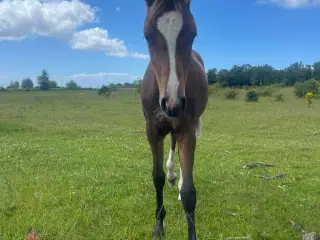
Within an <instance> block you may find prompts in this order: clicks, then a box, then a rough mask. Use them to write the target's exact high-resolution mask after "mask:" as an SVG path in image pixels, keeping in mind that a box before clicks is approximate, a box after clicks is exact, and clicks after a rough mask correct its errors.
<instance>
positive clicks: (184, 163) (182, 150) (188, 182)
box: [177, 124, 197, 240]
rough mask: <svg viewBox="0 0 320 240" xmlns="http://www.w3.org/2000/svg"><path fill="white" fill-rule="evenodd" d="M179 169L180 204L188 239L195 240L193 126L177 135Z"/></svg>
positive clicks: (194, 138) (195, 200)
mask: <svg viewBox="0 0 320 240" xmlns="http://www.w3.org/2000/svg"><path fill="white" fill-rule="evenodd" d="M177 143H178V148H179V155H180V168H181V178H180V181H181V189H180V190H179V191H180V196H181V203H182V206H183V209H184V212H185V215H186V220H187V226H188V239H189V240H196V239H197V237H196V227H195V208H196V203H197V197H196V189H195V187H194V184H193V174H192V172H193V164H194V154H195V148H196V134H195V126H193V125H191V124H190V125H189V126H188V128H187V129H185V130H184V132H182V133H180V134H178V135H177Z"/></svg>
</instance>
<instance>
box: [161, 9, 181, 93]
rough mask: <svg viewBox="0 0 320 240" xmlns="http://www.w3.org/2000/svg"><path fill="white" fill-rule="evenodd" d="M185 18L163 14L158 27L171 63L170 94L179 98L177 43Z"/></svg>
mask: <svg viewBox="0 0 320 240" xmlns="http://www.w3.org/2000/svg"><path fill="white" fill-rule="evenodd" d="M182 25H183V18H182V15H181V13H180V12H178V11H171V12H167V13H165V14H163V15H162V16H161V17H159V18H158V23H157V27H158V30H159V32H161V34H162V35H163V37H164V38H165V40H166V43H167V48H168V54H169V62H170V74H169V81H168V91H169V94H174V97H177V96H178V86H179V81H178V75H177V69H176V43H177V38H178V35H179V33H180V31H181V29H182Z"/></svg>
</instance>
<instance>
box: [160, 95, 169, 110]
mask: <svg viewBox="0 0 320 240" xmlns="http://www.w3.org/2000/svg"><path fill="white" fill-rule="evenodd" d="M167 103H168V98H167V97H163V98H162V99H161V109H162V110H166V109H167Z"/></svg>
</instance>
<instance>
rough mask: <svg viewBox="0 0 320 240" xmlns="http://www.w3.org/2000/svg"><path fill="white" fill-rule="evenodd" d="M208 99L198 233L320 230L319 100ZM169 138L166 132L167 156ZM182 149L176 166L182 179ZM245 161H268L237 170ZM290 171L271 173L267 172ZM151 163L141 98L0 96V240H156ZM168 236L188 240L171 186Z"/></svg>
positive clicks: (263, 235) (291, 234)
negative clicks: (31, 239) (36, 237)
mask: <svg viewBox="0 0 320 240" xmlns="http://www.w3.org/2000/svg"><path fill="white" fill-rule="evenodd" d="M240 91H242V92H241V94H240V96H239V99H237V100H224V99H223V94H218V95H214V96H212V97H210V99H209V102H208V106H207V109H206V111H205V113H204V115H203V117H202V121H203V135H202V136H201V137H200V138H199V139H198V142H197V150H196V160H195V167H194V181H195V186H196V189H197V199H198V203H197V208H196V227H197V235H198V237H199V239H205V240H209V239H210V240H211V239H226V238H227V237H241V236H248V235H250V236H251V237H252V239H275V240H282V239H288V240H289V239H290V240H295V239H300V234H299V232H298V231H297V230H296V229H294V228H293V227H292V226H291V224H290V222H289V221H290V220H293V221H295V222H297V223H301V224H303V226H304V228H305V230H306V231H316V232H320V175H319V172H320V164H319V162H320V134H319V132H320V120H319V117H320V101H319V100H318V101H316V100H315V101H314V105H313V107H312V108H308V107H307V102H306V99H297V98H295V97H294V95H293V93H292V91H293V89H291V88H283V89H280V90H279V91H281V92H282V93H283V94H284V99H285V100H284V102H274V101H273V100H272V97H261V98H260V100H259V102H256V103H253V102H245V101H244V100H243V97H244V93H243V91H244V90H240ZM169 139H170V138H169V137H168V138H167V139H166V146H165V159H164V161H166V159H167V156H168V148H169ZM178 161H179V160H178V155H177V154H176V173H177V174H178V175H179V164H178ZM252 162H264V163H269V164H274V166H273V167H256V168H249V169H248V168H243V165H245V164H248V163H252ZM281 172H282V173H284V174H285V175H284V176H283V177H280V178H275V179H269V180H267V179H264V178H263V176H269V177H271V176H274V175H277V174H279V173H281ZM151 174H152V159H151V152H150V150H149V145H148V143H147V139H146V136H145V122H144V118H143V114H142V110H141V105H140V98H139V95H137V96H135V94H134V92H133V91H132V90H121V91H118V92H115V93H113V94H112V96H111V97H110V99H106V98H103V97H100V96H98V95H97V93H96V92H95V91H48V92H42V91H30V92H28V91H21V92H3V93H2V92H1V93H0V189H1V198H0V239H1V240H16V239H17V240H18V239H19V240H20V239H25V238H26V234H27V232H28V231H29V229H30V228H31V227H34V228H35V229H37V231H38V232H39V234H40V235H41V236H42V238H41V239H54V240H58V239H59V240H60V239H61V240H66V239H68V240H82V239H101V240H102V239H104V240H105V239H110V240H121V239H126V240H127V239H130V240H131V239H132V240H133V239H139V240H140V239H151V231H152V227H153V224H154V222H155V221H154V215H155V192H154V187H153V183H152V175H151ZM164 191H165V195H164V200H165V208H166V211H167V216H166V219H165V231H166V236H165V239H170V240H171V239H172V240H175V239H177V240H178V239H187V235H186V221H185V217H184V213H183V209H182V206H181V203H180V202H179V201H178V190H177V186H175V187H174V188H171V187H169V186H168V184H167V183H166V186H165V190H164Z"/></svg>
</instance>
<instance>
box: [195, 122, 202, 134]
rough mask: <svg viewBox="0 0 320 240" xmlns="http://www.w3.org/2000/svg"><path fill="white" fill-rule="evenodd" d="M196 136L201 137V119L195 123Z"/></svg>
mask: <svg viewBox="0 0 320 240" xmlns="http://www.w3.org/2000/svg"><path fill="white" fill-rule="evenodd" d="M196 136H197V137H201V136H202V121H201V118H199V119H198V121H197V122H196Z"/></svg>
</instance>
